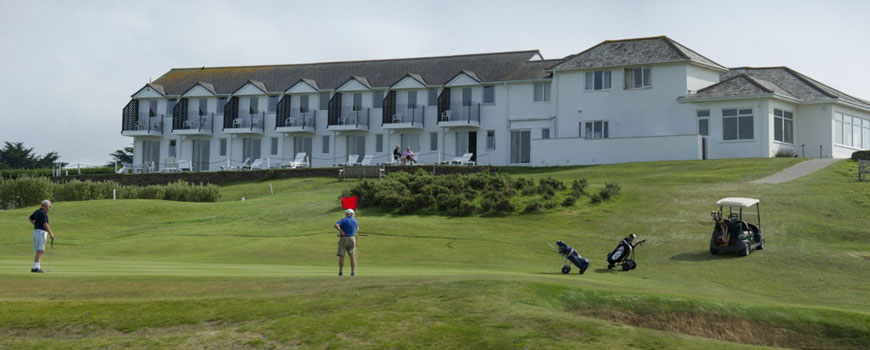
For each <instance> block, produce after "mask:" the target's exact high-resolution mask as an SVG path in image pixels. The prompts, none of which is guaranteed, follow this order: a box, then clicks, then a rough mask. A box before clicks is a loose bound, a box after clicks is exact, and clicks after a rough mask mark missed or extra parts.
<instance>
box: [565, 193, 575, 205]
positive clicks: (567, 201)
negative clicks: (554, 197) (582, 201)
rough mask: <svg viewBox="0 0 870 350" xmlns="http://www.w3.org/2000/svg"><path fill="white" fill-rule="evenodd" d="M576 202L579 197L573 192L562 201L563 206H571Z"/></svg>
mask: <svg viewBox="0 0 870 350" xmlns="http://www.w3.org/2000/svg"><path fill="white" fill-rule="evenodd" d="M574 203H577V197H576V196H574V195H573V194H572V195H570V196H568V197H565V200H563V201H562V206H563V207H570V206H572V205H574Z"/></svg>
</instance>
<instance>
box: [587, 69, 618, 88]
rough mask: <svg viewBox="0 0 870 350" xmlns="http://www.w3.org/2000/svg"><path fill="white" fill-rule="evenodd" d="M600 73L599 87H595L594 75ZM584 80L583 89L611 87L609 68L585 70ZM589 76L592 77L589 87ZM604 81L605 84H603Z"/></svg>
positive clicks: (611, 78)
mask: <svg viewBox="0 0 870 350" xmlns="http://www.w3.org/2000/svg"><path fill="white" fill-rule="evenodd" d="M598 73H601V88H598V89H596V88H595V75H597V74H598ZM585 76H586V81H585V84H584V85H583V89H584V91H609V90H610V89H612V88H613V73H612V72H611V71H609V70H596V71H591V72H586V74H585ZM590 77H591V79H592V84H591V85H592V87H591V88H590V86H589V85H590V80H589V79H590ZM605 83H606V84H605Z"/></svg>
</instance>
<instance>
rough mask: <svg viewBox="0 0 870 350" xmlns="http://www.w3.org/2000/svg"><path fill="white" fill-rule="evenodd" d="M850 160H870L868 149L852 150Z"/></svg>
mask: <svg viewBox="0 0 870 350" xmlns="http://www.w3.org/2000/svg"><path fill="white" fill-rule="evenodd" d="M852 160H854V161H856V162H857V161H859V160H870V151H855V152H852Z"/></svg>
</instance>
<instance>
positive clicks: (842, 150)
mask: <svg viewBox="0 0 870 350" xmlns="http://www.w3.org/2000/svg"><path fill="white" fill-rule="evenodd" d="M829 106H830V107H831V108H829V110H833V112H832V113H831V123H830V124H831V133H830V135H831V141H832V142H831V145H832V149H833V152H832V156H833V158H849V157H852V153H853V152H855V151H860V150H862V148H856V147H849V146H843V145H838V144H835V143H834V142H833V141H834V140H835V138H834V131H833V127H834V119H833V117H834V113H836V112H839V113H843V114H848V115H850V116H852V117H859V118H862V119H864V120H870V113H868V112H865V111H861V110H859V109H856V108H851V107H846V106H842V105H833V104H831V105H829ZM863 149H870V147H866V146H865V147H863Z"/></svg>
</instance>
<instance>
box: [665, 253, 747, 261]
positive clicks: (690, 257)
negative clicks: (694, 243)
mask: <svg viewBox="0 0 870 350" xmlns="http://www.w3.org/2000/svg"><path fill="white" fill-rule="evenodd" d="M734 258H739V256H737V254H733V253H728V252H721V253H719V255H713V254H710V252H709V251H706V250H701V251H694V252H688V253H682V254H677V255H674V256H672V257H671V260H676V261H695V262H700V261H710V260H716V259H734Z"/></svg>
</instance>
